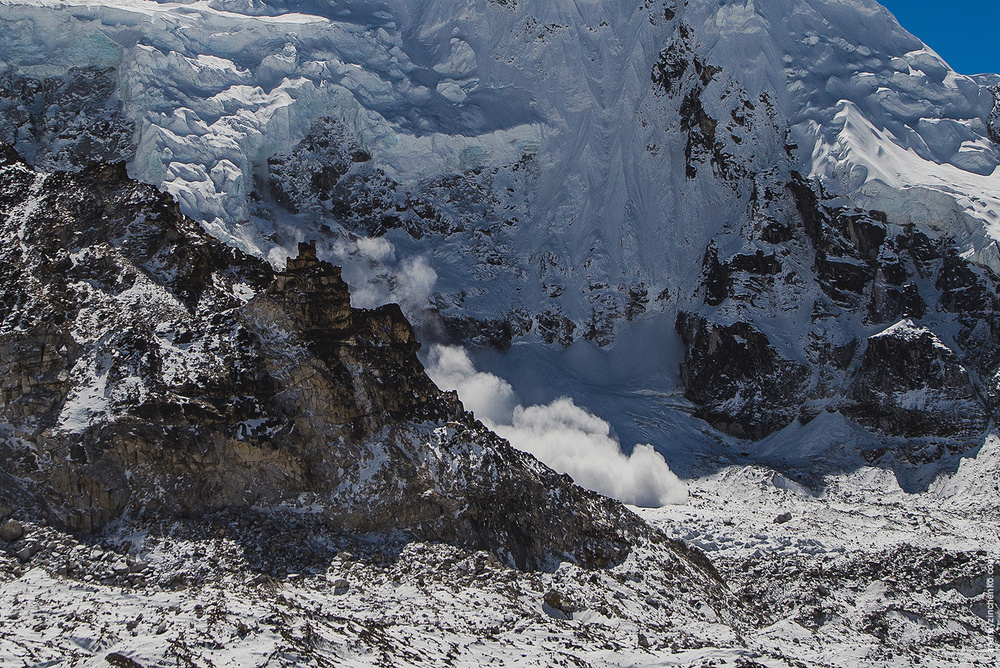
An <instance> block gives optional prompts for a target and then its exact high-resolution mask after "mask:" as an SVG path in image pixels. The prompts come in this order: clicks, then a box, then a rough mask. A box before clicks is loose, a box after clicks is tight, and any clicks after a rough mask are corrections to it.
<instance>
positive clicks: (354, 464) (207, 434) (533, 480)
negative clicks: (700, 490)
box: [0, 151, 649, 568]
mask: <svg viewBox="0 0 1000 668" xmlns="http://www.w3.org/2000/svg"><path fill="white" fill-rule="evenodd" d="M2 155H3V156H5V157H4V158H3V164H2V165H0V231H2V234H3V235H4V238H6V239H17V240H18V243H12V244H7V245H5V246H4V248H3V250H2V252H0V273H2V275H3V276H4V277H5V280H4V282H3V294H2V298H3V302H4V305H5V309H4V312H3V320H2V322H0V365H2V372H3V394H2V396H0V421H2V422H3V423H5V425H0V426H3V427H4V429H3V430H2V431H0V437H2V438H0V451H2V452H0V455H3V457H2V459H0V461H2V462H3V464H2V466H0V468H2V471H0V502H4V501H8V500H9V499H11V498H15V497H16V498H17V500H18V502H19V505H21V506H22V507H25V508H27V507H28V506H29V505H30V506H31V507H33V508H36V509H37V510H38V511H39V512H40V513H42V514H43V515H45V516H46V517H47V518H48V519H49V521H52V522H54V523H56V524H58V525H61V526H64V527H67V528H70V529H72V530H80V531H96V530H99V529H101V527H103V526H105V525H106V524H107V523H108V522H111V521H113V520H116V519H118V518H120V517H122V516H123V515H131V516H136V515H139V516H173V517H179V516H200V515H202V514H204V513H209V512H214V511H218V510H220V509H223V508H232V507H237V508H239V507H248V506H251V505H257V506H264V507H268V506H276V505H280V504H283V503H285V502H287V501H289V500H292V499H296V498H298V497H299V496H300V495H301V494H304V493H308V494H310V495H312V498H315V499H317V501H316V504H315V506H314V507H315V508H317V509H318V510H316V511H315V512H319V513H321V514H322V515H323V516H324V517H325V518H326V520H327V521H329V522H332V523H333V524H334V525H335V526H338V527H341V528H342V529H343V530H345V531H350V532H373V531H374V532H391V531H403V532H406V533H409V534H410V535H413V536H417V537H419V538H422V539H429V540H444V541H451V542H456V543H460V544H463V545H468V546H470V547H475V548H487V549H490V550H492V551H494V552H495V553H497V554H498V555H500V556H502V557H503V558H505V559H506V560H508V561H510V562H511V563H514V564H517V565H518V566H520V567H526V568H532V567H538V566H541V565H543V564H546V563H549V561H550V560H552V559H562V558H567V559H571V560H574V561H576V562H578V563H581V564H584V565H587V566H601V565H604V564H608V563H611V562H615V561H619V560H621V559H622V558H624V557H625V556H626V555H627V554H628V552H629V550H630V545H631V544H632V542H633V541H634V540H637V539H638V537H640V536H642V535H645V534H646V533H647V532H648V531H649V529H648V528H647V527H645V525H644V524H642V522H641V521H640V520H639V519H638V518H637V517H636V516H634V515H633V514H632V513H630V512H628V511H627V510H625V509H624V508H623V507H622V506H621V505H619V504H618V503H616V502H613V501H610V500H608V499H605V498H603V497H600V496H598V495H596V494H593V493H591V492H588V491H586V490H583V489H581V488H579V487H576V486H575V485H573V484H572V481H570V480H569V479H568V478H566V477H565V476H560V475H557V474H556V473H554V472H553V471H551V470H550V469H548V468H547V467H545V466H544V465H542V464H540V463H539V462H538V461H536V460H534V459H533V458H532V457H530V456H528V455H526V454H523V453H521V452H518V451H515V450H513V449H512V448H511V447H510V446H509V445H508V444H507V443H506V442H505V441H503V440H502V439H500V438H499V437H497V436H496V435H494V434H493V433H492V432H490V431H489V430H487V429H486V428H485V427H483V425H482V424H480V423H479V422H477V421H476V420H475V419H474V418H473V417H472V416H471V415H470V414H468V413H466V412H465V411H464V410H463V408H462V406H461V404H460V403H459V402H458V400H457V397H456V396H455V395H454V393H444V392H441V391H440V390H439V389H438V388H437V387H436V386H434V384H433V383H432V382H431V381H430V379H429V378H428V377H427V376H426V374H425V373H424V371H423V368H422V367H421V365H420V363H419V361H418V360H417V357H416V352H417V350H418V347H419V343H418V342H417V341H416V339H415V337H414V335H413V331H412V329H411V327H410V325H409V323H408V322H407V321H406V319H405V318H404V317H403V314H402V313H401V311H400V310H399V308H398V307H397V306H395V305H389V306H384V307H381V308H378V309H374V310H363V309H355V308H352V307H351V305H350V294H349V290H348V287H347V285H346V284H345V283H344V281H343V280H342V278H341V276H340V271H339V268H337V267H334V266H332V265H330V264H329V263H327V262H324V261H322V260H321V259H320V258H318V257H317V256H316V250H315V247H314V246H312V245H310V244H303V245H300V248H299V254H298V257H296V258H292V259H290V260H289V261H288V264H287V266H286V268H285V270H284V271H280V272H274V271H272V269H271V268H270V267H269V266H267V265H266V264H264V263H262V262H260V261H258V260H256V259H254V258H252V257H248V256H246V255H244V254H242V253H241V252H239V251H237V250H234V249H231V248H228V247H226V246H224V245H223V244H221V243H219V242H217V241H216V240H214V239H213V238H211V237H210V236H208V235H207V234H206V233H205V232H204V231H202V229H201V228H200V227H199V226H198V225H197V224H195V223H194V222H193V221H190V220H188V219H186V218H184V217H183V216H181V215H180V214H179V213H178V210H177V206H176V204H174V203H173V202H172V201H171V200H170V199H169V198H168V197H167V196H166V195H162V194H160V193H157V192H155V191H154V190H153V189H152V188H150V187H148V186H144V185H141V184H139V183H137V182H135V181H132V180H130V179H128V177H127V176H126V174H125V171H124V168H123V167H122V166H120V165H95V166H92V167H88V168H86V169H83V170H82V171H80V172H76V173H54V174H42V173H37V172H34V171H33V170H32V169H30V168H28V167H27V166H26V165H25V164H24V163H23V162H21V161H20V160H18V159H17V156H16V155H15V154H13V153H11V152H9V151H5V152H3V154H2ZM29 502H30V503H29Z"/></svg>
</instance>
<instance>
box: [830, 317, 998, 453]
mask: <svg viewBox="0 0 1000 668" xmlns="http://www.w3.org/2000/svg"><path fill="white" fill-rule="evenodd" d="M841 412H843V413H844V414H845V415H847V416H849V417H851V418H852V419H854V420H855V421H856V422H858V423H859V424H861V425H863V426H865V427H868V428H870V429H873V430H878V431H881V432H883V433H886V434H890V435H893V436H905V437H909V438H914V437H926V436H949V437H966V438H967V437H969V436H973V435H975V434H978V433H980V432H982V431H983V430H984V429H985V428H986V425H987V423H988V422H989V413H988V412H987V410H986V408H985V407H984V406H983V405H982V403H981V402H980V401H979V400H978V397H977V396H976V390H975V388H974V387H973V385H972V382H971V380H970V379H969V373H968V371H967V370H966V369H965V367H964V366H962V364H961V362H960V360H959V359H958V356H957V355H956V354H955V352H954V351H953V350H951V349H950V348H949V347H948V346H946V345H945V344H944V343H943V342H942V341H941V339H940V338H938V336H937V335H935V334H934V333H933V332H932V331H931V330H929V329H927V328H924V327H917V326H915V325H914V324H913V322H912V321H909V320H906V321H901V322H899V323H897V324H896V325H894V326H892V327H890V328H889V329H887V330H885V331H883V332H880V333H879V334H877V335H875V336H872V337H871V338H869V339H868V347H867V350H866V351H865V354H864V357H863V360H862V363H861V368H860V369H859V371H858V375H857V376H856V377H855V379H854V382H853V383H852V385H851V387H850V389H849V390H848V392H847V396H846V401H845V404H844V405H843V407H842V408H841Z"/></svg>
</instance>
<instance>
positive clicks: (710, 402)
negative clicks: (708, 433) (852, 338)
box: [677, 313, 809, 439]
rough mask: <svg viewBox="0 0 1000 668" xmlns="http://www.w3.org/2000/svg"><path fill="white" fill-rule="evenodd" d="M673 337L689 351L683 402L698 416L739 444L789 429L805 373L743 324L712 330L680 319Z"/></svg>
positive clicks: (687, 318)
mask: <svg viewBox="0 0 1000 668" xmlns="http://www.w3.org/2000/svg"><path fill="white" fill-rule="evenodd" d="M677 331H678V332H679V333H680V335H681V340H682V341H683V342H684V344H685V346H687V354H686V355H685V357H684V361H683V362H682V363H681V379H682V381H683V382H684V387H685V388H686V393H685V396H686V397H687V398H688V399H690V400H691V401H693V402H695V403H696V404H698V406H699V408H698V411H697V412H696V415H697V416H698V417H700V418H702V419H704V420H705V421H707V422H708V423H709V424H711V425H712V426H714V427H715V428H716V429H718V430H720V431H722V432H725V433H727V434H730V435H732V436H736V437H739V438H751V439H757V438H763V437H764V436H766V435H767V434H770V433H771V432H773V431H776V430H778V429H781V428H782V427H785V426H787V425H788V424H790V423H791V422H792V420H794V419H795V417H796V416H797V414H798V406H799V404H801V402H802V401H803V400H804V390H805V381H806V380H807V378H808V375H809V374H808V370H807V369H806V368H805V367H804V366H803V365H801V364H799V363H796V362H794V361H792V360H788V359H784V358H782V357H781V355H779V354H778V352H777V351H776V350H775V349H774V347H773V346H772V345H771V344H770V343H769V342H768V339H767V337H766V336H765V335H764V334H762V333H761V332H759V331H757V330H756V329H754V328H753V327H752V326H750V325H748V324H747V323H743V322H737V323H734V324H732V325H728V326H720V325H714V324H712V323H710V322H708V321H707V320H705V319H704V318H702V317H699V316H696V315H691V314H688V313H681V314H680V315H679V316H678V318H677Z"/></svg>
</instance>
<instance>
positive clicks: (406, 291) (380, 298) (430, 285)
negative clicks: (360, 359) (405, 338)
mask: <svg viewBox="0 0 1000 668" xmlns="http://www.w3.org/2000/svg"><path fill="white" fill-rule="evenodd" d="M331 251H332V255H333V257H332V258H331V261H333V262H335V263H336V264H339V265H341V266H342V267H343V270H344V280H346V281H347V283H348V284H349V285H350V286H351V304H352V305H353V306H355V307H357V308H375V307H377V306H382V305H383V304H390V303H396V304H399V306H400V308H402V309H403V313H405V314H406V316H407V317H408V318H409V319H410V321H411V322H416V321H419V320H420V319H421V318H422V316H423V312H424V309H426V308H427V304H428V301H429V299H430V296H431V294H433V292H434V285H435V283H437V277H438V276H437V272H436V271H434V268H433V267H432V266H431V265H430V264H429V263H428V262H427V260H426V259H425V258H423V257H420V256H417V257H410V258H406V259H403V260H402V261H398V260H397V258H396V249H395V248H394V247H393V245H392V242H390V241H389V240H388V239H385V238H384V237H360V238H355V239H351V240H341V241H339V242H337V243H336V244H335V245H334V246H333V247H332V249H331Z"/></svg>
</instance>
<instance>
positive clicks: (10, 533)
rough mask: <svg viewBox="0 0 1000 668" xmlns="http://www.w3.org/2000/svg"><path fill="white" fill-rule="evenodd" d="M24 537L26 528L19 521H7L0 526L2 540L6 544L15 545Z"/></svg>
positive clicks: (0, 538)
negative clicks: (14, 543)
mask: <svg viewBox="0 0 1000 668" xmlns="http://www.w3.org/2000/svg"><path fill="white" fill-rule="evenodd" d="M22 536H24V527H22V526H21V523H20V522H18V521H17V520H7V521H6V522H4V523H3V524H0V540H2V541H4V542H5V543H13V542H15V541H18V540H20V539H21V537H22Z"/></svg>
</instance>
